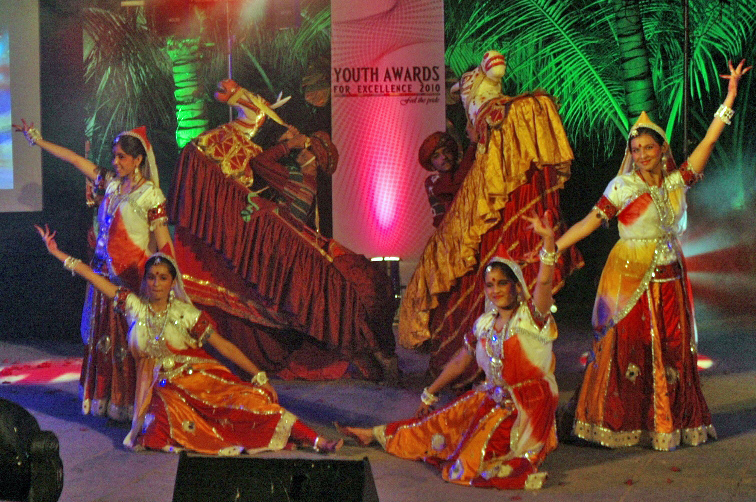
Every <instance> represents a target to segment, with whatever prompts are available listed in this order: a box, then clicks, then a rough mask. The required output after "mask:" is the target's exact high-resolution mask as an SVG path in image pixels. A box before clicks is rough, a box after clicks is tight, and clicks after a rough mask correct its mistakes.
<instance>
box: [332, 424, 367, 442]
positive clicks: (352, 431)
mask: <svg viewBox="0 0 756 502" xmlns="http://www.w3.org/2000/svg"><path fill="white" fill-rule="evenodd" d="M333 426H334V427H336V430H337V431H339V433H340V434H343V435H344V436H346V437H348V438H350V439H353V440H355V441H356V442H357V444H359V445H360V446H370V444H371V443H372V442H373V441H375V437H374V436H373V429H366V428H360V427H346V426H344V425H340V424H339V423H338V422H334V423H333Z"/></svg>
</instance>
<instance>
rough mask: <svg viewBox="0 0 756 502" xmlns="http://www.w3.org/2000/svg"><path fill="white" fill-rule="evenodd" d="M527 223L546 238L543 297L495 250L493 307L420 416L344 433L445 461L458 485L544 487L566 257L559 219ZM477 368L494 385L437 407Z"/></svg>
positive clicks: (489, 290) (488, 288)
mask: <svg viewBox="0 0 756 502" xmlns="http://www.w3.org/2000/svg"><path fill="white" fill-rule="evenodd" d="M525 219H526V220H527V221H529V222H530V224H531V226H532V228H533V231H535V232H536V234H538V235H539V236H541V238H542V239H543V244H542V245H543V247H542V251H541V265H540V269H539V272H538V278H537V282H536V286H535V290H534V291H533V295H532V296H531V295H530V294H529V292H528V290H527V286H526V284H525V281H524V279H523V277H522V271H521V270H520V267H519V266H518V265H517V264H516V263H515V262H513V261H512V260H511V259H509V258H506V257H502V256H495V257H494V258H493V259H491V261H490V262H489V263H488V265H487V266H486V273H485V286H484V290H485V294H486V298H487V300H488V302H490V303H491V304H493V305H492V308H489V309H487V311H486V312H485V313H484V314H483V315H481V316H480V317H479V318H478V320H477V321H476V322H475V326H474V328H473V330H472V332H471V333H470V334H469V335H468V336H467V337H466V340H465V344H466V347H463V348H461V349H460V350H459V351H458V352H457V353H456V355H455V356H454V357H453V358H452V359H451V360H450V361H449V362H448V363H447V364H446V366H445V367H444V369H443V370H442V372H441V373H440V374H439V376H438V377H437V378H436V379H435V381H434V382H433V383H432V384H431V385H430V386H429V387H427V388H426V389H425V390H424V391H423V394H422V397H421V400H422V405H421V406H420V408H419V409H418V411H417V413H416V417H415V418H411V419H408V420H402V421H399V422H393V423H390V424H387V425H379V426H377V427H373V428H372V429H371V428H357V427H343V426H340V425H338V424H337V429H338V430H339V432H341V433H342V434H345V435H347V436H349V437H351V438H353V439H355V440H357V442H358V443H360V444H362V445H368V444H370V443H372V442H373V441H376V440H377V441H378V442H379V443H380V444H381V445H382V446H383V447H384V448H385V449H386V451H388V452H389V453H391V454H392V455H396V456H398V457H402V458H407V459H412V460H424V461H425V462H428V463H430V464H434V465H437V466H438V467H440V468H441V475H442V477H443V478H444V479H445V480H447V481H450V482H452V483H457V484H464V485H472V486H482V487H496V488H540V487H541V485H542V484H543V481H544V479H545V477H546V473H543V472H542V473H539V472H538V466H539V465H540V464H541V463H542V462H543V460H544V458H545V457H546V454H548V453H549V452H550V451H552V450H553V449H554V448H556V446H557V440H556V431H555V426H554V414H555V411H556V407H557V402H558V398H559V394H558V391H557V385H556V380H555V379H554V354H553V352H552V350H551V345H552V342H553V341H554V339H556V337H557V328H556V324H555V322H554V319H553V318H552V316H551V314H550V313H549V312H550V309H551V306H552V304H553V298H552V296H551V288H552V284H551V282H552V279H553V274H554V259H555V256H556V253H555V248H554V231H553V229H552V224H551V222H550V221H549V220H550V215H549V214H547V215H545V216H544V217H543V218H540V219H539V218H538V217H537V216H535V215H533V216H531V217H527V216H526V217H525ZM502 254H503V253H502ZM472 364H477V366H478V368H479V369H480V370H482V371H483V372H485V375H486V379H485V381H484V382H483V383H482V384H481V385H480V386H479V387H477V388H476V389H474V390H472V391H469V392H468V393H466V394H464V395H462V396H461V397H459V398H458V399H456V400H454V401H453V402H452V403H451V404H448V405H447V406H444V407H443V408H441V409H439V410H436V411H434V410H433V404H434V403H435V402H437V401H438V397H437V396H436V395H435V394H436V393H437V392H438V391H440V390H441V389H443V388H444V387H445V386H447V385H448V384H450V383H452V382H453V381H454V380H455V379H456V378H457V377H459V376H460V375H462V374H463V373H464V372H465V370H466V369H467V367H468V366H469V365H472Z"/></svg>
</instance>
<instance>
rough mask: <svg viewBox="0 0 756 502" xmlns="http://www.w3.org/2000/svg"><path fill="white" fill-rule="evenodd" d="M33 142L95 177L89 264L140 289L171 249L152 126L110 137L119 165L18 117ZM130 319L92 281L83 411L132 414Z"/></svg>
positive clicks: (84, 327)
mask: <svg viewBox="0 0 756 502" xmlns="http://www.w3.org/2000/svg"><path fill="white" fill-rule="evenodd" d="M14 127H15V128H16V130H17V131H20V132H22V133H23V134H24V136H26V139H27V140H28V141H29V144H30V145H39V146H40V147H41V148H42V149H44V150H45V151H47V152H49V153H50V154H52V155H54V156H56V157H58V158H59V159H61V160H64V161H66V162H68V163H70V164H72V165H73V166H74V167H76V168H77V169H78V170H79V171H81V172H82V173H83V174H84V175H85V176H86V177H87V178H88V179H89V180H91V181H93V182H94V184H95V190H96V191H97V190H99V191H100V192H101V195H102V194H103V193H104V199H103V200H102V202H101V203H100V207H99V210H98V216H97V227H98V228H97V233H96V235H97V243H96V247H95V253H94V258H93V259H92V264H91V265H92V268H93V269H94V270H95V271H97V273H98V274H101V275H102V276H103V277H107V278H108V279H109V280H110V281H111V282H113V283H115V284H118V285H119V286H126V287H128V288H130V289H134V290H136V289H137V287H138V286H139V280H140V278H141V276H142V272H143V270H144V264H145V262H146V261H147V258H149V256H150V255H151V254H152V253H153V252H155V251H156V250H157V249H160V250H162V251H165V252H167V253H170V254H173V243H172V242H171V235H170V233H169V232H168V226H167V213H166V206H165V197H164V196H163V192H161V191H160V188H159V181H158V170H157V164H156V163H155V155H154V153H153V151H152V146H151V145H150V142H149V141H148V140H147V131H146V129H145V128H144V127H139V128H137V129H134V130H132V131H124V132H122V133H121V134H119V135H118V136H117V137H116V138H115V140H113V168H114V171H115V173H114V174H113V173H107V174H105V175H103V174H102V173H101V169H100V168H99V167H98V166H96V165H95V164H94V163H93V162H91V161H89V160H88V159H86V158H84V157H82V156H81V155H79V154H77V153H75V152H73V151H71V150H69V149H67V148H64V147H62V146H59V145H56V144H54V143H51V142H49V141H47V140H45V139H43V138H42V136H41V134H40V132H39V131H38V130H37V129H36V128H34V126H33V124H31V125H28V124H27V123H26V122H25V121H22V125H21V126H16V125H14ZM127 330H128V329H127V326H126V321H125V319H123V317H122V316H119V315H116V314H115V313H114V312H113V308H112V302H110V301H109V300H108V299H106V298H104V297H103V296H102V295H101V294H100V293H99V292H98V291H97V290H96V289H95V288H93V287H92V286H89V288H88V289H87V296H86V301H85V305H84V312H83V313H82V319H81V332H82V339H83V341H84V343H85V347H86V349H85V357H84V363H83V364H82V367H81V379H80V386H81V394H82V412H83V413H84V414H87V413H90V412H91V413H92V414H93V415H98V416H102V415H107V416H109V417H110V418H112V419H114V420H119V421H126V420H130V419H131V415H132V411H133V410H132V405H133V403H134V382H135V375H134V360H133V359H132V357H131V355H130V354H129V351H128V346H127V342H126V333H127Z"/></svg>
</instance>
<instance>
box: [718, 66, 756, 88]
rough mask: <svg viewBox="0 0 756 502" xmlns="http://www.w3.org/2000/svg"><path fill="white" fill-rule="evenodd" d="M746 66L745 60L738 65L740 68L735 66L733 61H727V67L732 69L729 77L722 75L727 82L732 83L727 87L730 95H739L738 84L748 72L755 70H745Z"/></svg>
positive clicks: (748, 67)
mask: <svg viewBox="0 0 756 502" xmlns="http://www.w3.org/2000/svg"><path fill="white" fill-rule="evenodd" d="M744 65H745V59H742V60H741V61H740V63H738V66H733V65H732V61H731V60H728V61H727V66H728V67H729V69H730V74H729V75H720V77H722V78H723V79H725V80H729V81H730V83H729V84H728V85H727V92H729V93H737V92H738V83H739V82H740V78H741V77H742V76H743V75H745V74H746V73H748V71H749V70H750V69H751V68H753V66H747V67H745V68H743V66H744Z"/></svg>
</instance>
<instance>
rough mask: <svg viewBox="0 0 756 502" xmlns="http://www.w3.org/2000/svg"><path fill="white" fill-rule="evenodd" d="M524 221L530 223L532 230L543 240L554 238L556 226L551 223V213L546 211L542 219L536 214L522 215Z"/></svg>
mask: <svg viewBox="0 0 756 502" xmlns="http://www.w3.org/2000/svg"><path fill="white" fill-rule="evenodd" d="M522 217H523V219H525V220H526V221H528V222H529V223H530V227H529V228H530V229H531V230H533V232H535V233H536V234H538V235H540V236H541V238H542V239H548V238H551V239H553V238H554V226H553V224H552V222H551V212H550V211H546V212H545V213H543V216H541V217H540V218H539V217H538V215H537V214H536V213H535V211H533V212H531V213H530V214H529V215H525V214H523V215H522Z"/></svg>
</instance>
